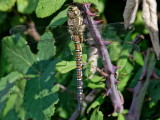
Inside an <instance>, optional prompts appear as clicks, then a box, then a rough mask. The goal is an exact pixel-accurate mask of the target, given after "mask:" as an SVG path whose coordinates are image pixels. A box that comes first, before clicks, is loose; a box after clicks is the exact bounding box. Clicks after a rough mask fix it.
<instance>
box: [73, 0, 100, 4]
mask: <svg viewBox="0 0 160 120" xmlns="http://www.w3.org/2000/svg"><path fill="white" fill-rule="evenodd" d="M73 1H74V2H79V3H94V4H95V5H98V0H73Z"/></svg>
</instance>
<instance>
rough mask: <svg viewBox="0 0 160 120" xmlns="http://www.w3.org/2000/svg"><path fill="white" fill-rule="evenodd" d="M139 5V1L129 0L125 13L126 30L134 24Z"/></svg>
mask: <svg viewBox="0 0 160 120" xmlns="http://www.w3.org/2000/svg"><path fill="white" fill-rule="evenodd" d="M138 5H139V0H127V3H126V7H125V10H124V12H123V18H124V26H125V28H126V29H127V28H129V26H130V25H131V24H132V23H134V20H135V18H136V13H137V9H138Z"/></svg>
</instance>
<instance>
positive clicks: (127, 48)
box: [117, 29, 133, 73]
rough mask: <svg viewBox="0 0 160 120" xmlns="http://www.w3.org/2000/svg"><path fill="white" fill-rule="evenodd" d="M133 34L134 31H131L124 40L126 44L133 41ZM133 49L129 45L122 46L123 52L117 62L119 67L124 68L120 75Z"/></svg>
mask: <svg viewBox="0 0 160 120" xmlns="http://www.w3.org/2000/svg"><path fill="white" fill-rule="evenodd" d="M132 32H133V29H131V30H130V31H129V32H128V34H127V35H126V37H125V39H124V42H127V41H131V34H132ZM132 47H133V46H131V45H129V44H126V43H124V44H123V46H122V51H121V53H120V56H119V60H118V62H117V66H121V67H122V68H120V69H118V70H117V72H118V73H119V72H120V71H121V70H122V69H123V67H124V66H125V65H126V64H127V61H128V58H129V56H130V52H131V50H132Z"/></svg>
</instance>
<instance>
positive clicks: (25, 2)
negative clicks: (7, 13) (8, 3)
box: [17, 0, 38, 14]
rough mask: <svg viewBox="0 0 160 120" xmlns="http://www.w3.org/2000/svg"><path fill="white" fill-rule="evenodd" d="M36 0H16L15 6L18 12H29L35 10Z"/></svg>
mask: <svg viewBox="0 0 160 120" xmlns="http://www.w3.org/2000/svg"><path fill="white" fill-rule="evenodd" d="M37 3H38V0H17V8H18V11H19V12H20V13H25V14H31V13H32V12H33V11H35V9H36V6H37Z"/></svg>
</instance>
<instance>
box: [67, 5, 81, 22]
mask: <svg viewBox="0 0 160 120" xmlns="http://www.w3.org/2000/svg"><path fill="white" fill-rule="evenodd" d="M67 15H68V17H69V18H71V19H72V18H76V17H79V16H80V10H79V9H78V8H77V7H76V6H74V7H73V6H71V7H70V8H69V9H68V12H67Z"/></svg>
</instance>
